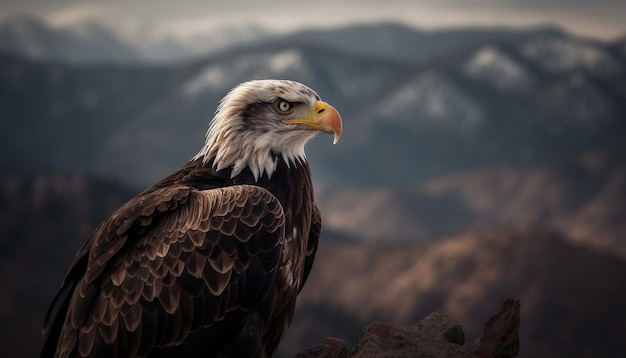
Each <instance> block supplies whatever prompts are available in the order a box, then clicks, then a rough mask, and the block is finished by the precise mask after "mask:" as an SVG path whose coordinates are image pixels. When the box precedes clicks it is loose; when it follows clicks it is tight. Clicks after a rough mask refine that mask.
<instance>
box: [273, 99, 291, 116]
mask: <svg viewBox="0 0 626 358" xmlns="http://www.w3.org/2000/svg"><path fill="white" fill-rule="evenodd" d="M293 108H294V105H293V103H291V102H287V101H285V100H284V99H279V100H278V101H276V102H274V109H276V111H277V112H278V113H280V114H289V113H291V112H292V111H293Z"/></svg>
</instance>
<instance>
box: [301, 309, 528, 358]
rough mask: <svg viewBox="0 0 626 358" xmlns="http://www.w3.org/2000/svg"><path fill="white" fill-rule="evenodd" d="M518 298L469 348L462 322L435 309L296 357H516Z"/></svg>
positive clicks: (371, 327) (324, 343) (326, 342)
mask: <svg viewBox="0 0 626 358" xmlns="http://www.w3.org/2000/svg"><path fill="white" fill-rule="evenodd" d="M519 307H520V304H519V301H517V300H513V299H509V300H507V301H505V302H504V304H503V305H502V308H501V310H500V312H498V313H497V314H496V315H495V316H493V317H492V318H491V319H489V321H487V323H486V324H485V330H484V332H483V334H482V336H481V337H479V338H476V339H475V340H474V341H473V342H472V344H471V346H470V349H469V351H468V350H467V349H466V348H464V347H463V344H464V343H465V333H464V332H463V328H462V327H461V325H460V324H458V323H457V322H456V321H455V320H454V319H452V318H451V317H449V316H448V315H446V314H445V313H442V312H433V313H431V314H429V315H428V316H426V318H424V319H423V320H421V321H419V322H418V323H417V324H415V325H414V326H396V325H392V324H389V323H385V322H378V321H374V322H371V323H370V324H368V325H367V327H365V329H364V330H363V332H362V333H361V336H360V337H359V340H358V342H357V345H356V347H355V348H354V349H352V348H351V347H350V345H349V344H348V342H346V341H345V340H342V339H337V338H326V339H324V340H322V341H320V342H319V343H317V344H315V345H312V346H310V347H309V348H307V349H305V350H303V351H302V352H300V353H298V354H297V355H296V357H297V358H331V357H339V358H372V357H373V358H387V357H389V358H391V357H420V358H444V357H460V358H463V357H467V358H476V357H501V358H504V357H511V358H512V357H515V356H517V354H518V353H519V334H518V332H519V323H520V309H519Z"/></svg>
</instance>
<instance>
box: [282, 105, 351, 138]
mask: <svg viewBox="0 0 626 358" xmlns="http://www.w3.org/2000/svg"><path fill="white" fill-rule="evenodd" d="M301 112H302V113H298V112H296V117H295V118H292V119H283V121H282V122H283V123H285V124H300V125H303V126H304V127H305V128H306V129H311V130H316V131H320V132H324V133H329V134H330V133H334V134H335V140H334V141H333V144H336V143H337V142H338V141H339V137H341V127H342V122H341V116H340V115H339V112H337V110H336V109H335V108H333V106H331V105H330V104H328V103H326V102H323V101H317V102H315V105H314V106H313V109H312V110H305V111H301Z"/></svg>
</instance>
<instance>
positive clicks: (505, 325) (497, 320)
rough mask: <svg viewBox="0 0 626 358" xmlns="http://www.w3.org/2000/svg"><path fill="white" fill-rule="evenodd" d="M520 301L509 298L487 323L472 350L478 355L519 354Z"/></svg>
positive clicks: (503, 356)
mask: <svg viewBox="0 0 626 358" xmlns="http://www.w3.org/2000/svg"><path fill="white" fill-rule="evenodd" d="M519 325H520V303H519V301H518V300H514V299H508V300H506V301H505V302H504V303H503V304H502V308H501V309H500V312H498V313H497V314H496V315H495V316H493V317H491V319H489V321H487V323H485V329H484V330H483V334H482V335H481V336H480V337H478V338H476V339H475V340H474V341H473V342H472V344H471V346H470V352H472V353H474V354H475V355H476V356H478V357H484V358H486V357H499V358H508V357H516V356H517V355H518V354H519V348H520V345H519Z"/></svg>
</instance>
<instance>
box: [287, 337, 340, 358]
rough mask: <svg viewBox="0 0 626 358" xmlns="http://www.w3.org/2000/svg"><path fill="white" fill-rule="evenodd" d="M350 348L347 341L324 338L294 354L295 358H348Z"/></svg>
mask: <svg viewBox="0 0 626 358" xmlns="http://www.w3.org/2000/svg"><path fill="white" fill-rule="evenodd" d="M351 353H352V347H351V346H350V344H348V342H347V341H345V340H343V339H339V338H325V339H323V340H322V341H320V342H318V343H316V344H314V345H312V346H310V347H308V348H307V349H305V350H303V351H302V352H300V353H298V354H296V356H295V358H348V357H350V356H351Z"/></svg>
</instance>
